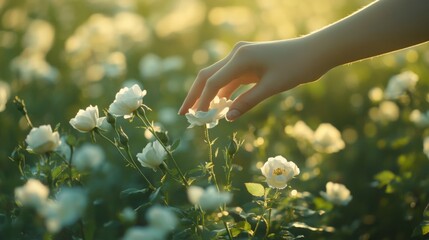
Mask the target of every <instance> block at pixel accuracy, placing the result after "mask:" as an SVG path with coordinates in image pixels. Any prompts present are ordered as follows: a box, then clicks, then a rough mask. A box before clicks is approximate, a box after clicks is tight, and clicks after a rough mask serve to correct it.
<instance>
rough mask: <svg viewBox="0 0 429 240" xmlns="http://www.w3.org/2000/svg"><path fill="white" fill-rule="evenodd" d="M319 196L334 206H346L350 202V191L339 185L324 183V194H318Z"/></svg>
mask: <svg viewBox="0 0 429 240" xmlns="http://www.w3.org/2000/svg"><path fill="white" fill-rule="evenodd" d="M320 195H322V197H323V198H324V199H326V200H327V201H329V202H331V203H333V204H336V205H343V206H345V205H347V204H349V202H350V201H351V200H352V196H351V195H350V191H349V190H348V189H347V188H346V186H344V185H343V184H340V183H333V182H328V183H326V192H322V191H321V192H320Z"/></svg>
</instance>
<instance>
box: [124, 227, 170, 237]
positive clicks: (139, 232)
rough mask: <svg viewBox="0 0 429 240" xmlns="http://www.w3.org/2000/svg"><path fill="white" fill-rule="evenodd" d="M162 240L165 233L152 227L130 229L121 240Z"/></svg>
mask: <svg viewBox="0 0 429 240" xmlns="http://www.w3.org/2000/svg"><path fill="white" fill-rule="evenodd" d="M142 239H144V240H164V239H165V233H164V232H163V231H160V230H159V229H156V228H152V227H131V228H129V229H128V230H127V231H126V232H125V236H124V237H123V238H122V240H142Z"/></svg>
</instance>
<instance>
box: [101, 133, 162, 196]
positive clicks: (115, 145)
mask: <svg viewBox="0 0 429 240" xmlns="http://www.w3.org/2000/svg"><path fill="white" fill-rule="evenodd" d="M95 132H96V133H97V134H98V135H100V136H101V137H102V138H104V139H105V140H106V141H108V142H109V143H110V144H112V145H113V146H114V147H115V148H116V150H118V152H119V153H120V154H121V156H122V157H123V158H124V160H125V161H126V162H127V163H128V164H129V165H130V166H131V167H133V168H135V169H136V170H137V171H139V173H140V175H142V177H143V178H144V179H145V181H146V182H147V183H148V185H149V188H150V189H152V190H155V187H154V186H153V185H152V183H151V182H150V181H149V179H147V177H146V176H145V175H144V173H143V172H142V171H141V169H140V168H139V167H138V165H137V164H136V163H135V161H134V159H133V157H132V155H131V152H130V148H129V147H128V145H127V146H126V150H127V151H126V153H127V155H128V157H129V158H130V159H131V160H130V159H128V158H127V157H126V156H125V155H124V154H123V153H122V151H121V149H120V148H119V147H118V145H117V144H116V143H114V142H113V141H112V140H110V139H109V138H108V137H106V136H105V135H104V134H102V133H101V132H100V131H99V130H96V131H95Z"/></svg>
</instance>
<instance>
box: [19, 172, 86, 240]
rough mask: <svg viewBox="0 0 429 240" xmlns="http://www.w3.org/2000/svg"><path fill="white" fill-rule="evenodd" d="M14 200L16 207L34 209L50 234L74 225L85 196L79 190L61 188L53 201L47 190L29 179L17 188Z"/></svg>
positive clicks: (84, 201) (34, 180)
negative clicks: (43, 220)
mask: <svg viewBox="0 0 429 240" xmlns="http://www.w3.org/2000/svg"><path fill="white" fill-rule="evenodd" d="M15 200H16V202H17V204H18V205H21V206H26V207H31V208H34V209H36V210H37V212H38V213H39V214H40V215H41V216H42V217H43V218H44V219H45V224H46V228H47V229H48V231H49V232H52V233H56V232H59V231H60V230H61V229H62V228H63V227H65V226H69V225H71V224H73V223H75V222H76V221H77V220H78V219H79V218H80V217H81V216H82V214H83V213H84V210H85V208H86V203H87V197H86V194H85V192H84V191H83V190H82V189H80V188H63V189H61V191H60V192H58V193H57V195H56V198H55V199H49V188H48V187H46V186H45V185H43V184H42V183H41V182H40V181H39V180H36V179H29V180H28V181H27V183H26V184H25V185H24V186H21V187H17V188H16V189H15Z"/></svg>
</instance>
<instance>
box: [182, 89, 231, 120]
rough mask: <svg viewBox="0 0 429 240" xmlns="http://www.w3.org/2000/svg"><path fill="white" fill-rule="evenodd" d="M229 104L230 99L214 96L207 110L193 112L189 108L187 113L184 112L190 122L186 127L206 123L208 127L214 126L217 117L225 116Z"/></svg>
mask: <svg viewBox="0 0 429 240" xmlns="http://www.w3.org/2000/svg"><path fill="white" fill-rule="evenodd" d="M231 104H232V101H231V100H227V99H226V98H219V97H218V96H216V97H215V98H214V99H213V101H212V102H211V103H210V106H209V110H208V111H207V112H203V111H196V112H195V111H194V110H193V109H189V110H188V113H186V114H185V116H186V118H187V119H188V122H189V123H190V124H191V125H189V127H188V128H193V127H195V126H203V125H206V126H207V127H208V128H213V127H215V126H216V125H217V124H218V123H219V119H222V118H224V117H225V115H226V113H227V112H228V110H229V106H231Z"/></svg>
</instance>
